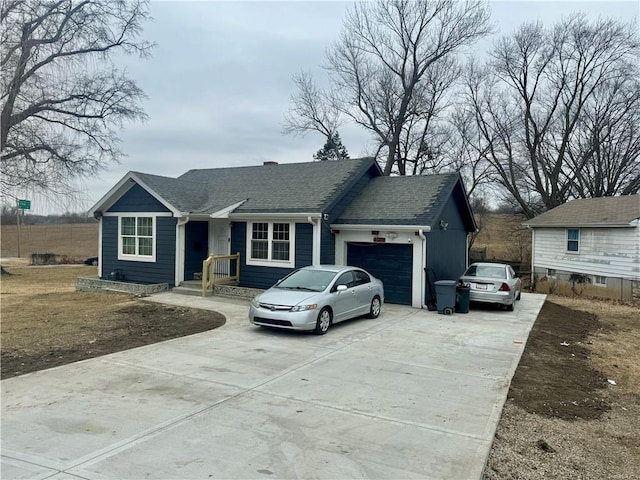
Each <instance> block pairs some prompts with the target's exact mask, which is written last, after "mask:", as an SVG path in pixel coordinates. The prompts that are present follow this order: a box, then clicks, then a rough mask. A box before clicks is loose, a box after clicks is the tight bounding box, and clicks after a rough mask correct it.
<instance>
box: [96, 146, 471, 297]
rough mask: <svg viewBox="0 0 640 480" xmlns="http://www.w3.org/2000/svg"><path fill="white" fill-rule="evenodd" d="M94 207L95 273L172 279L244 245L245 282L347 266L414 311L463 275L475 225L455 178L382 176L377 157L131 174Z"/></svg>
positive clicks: (266, 282) (259, 283) (259, 284)
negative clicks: (432, 286) (433, 286)
mask: <svg viewBox="0 0 640 480" xmlns="http://www.w3.org/2000/svg"><path fill="white" fill-rule="evenodd" d="M91 214H92V215H93V216H94V217H95V218H96V219H98V220H99V222H100V229H99V230H100V231H99V264H98V268H99V274H100V275H101V276H106V275H108V274H109V272H112V271H116V270H117V271H119V272H121V273H122V275H123V276H124V278H125V279H126V280H128V281H134V282H145V283H161V282H162V283H168V284H169V285H171V286H176V285H180V284H181V283H182V282H184V281H185V280H191V279H193V278H194V274H196V273H198V272H201V271H202V262H203V261H204V260H205V259H206V258H207V257H208V256H209V255H212V254H215V255H228V254H235V253H239V254H240V279H239V284H240V286H243V287H252V288H268V287H270V286H271V285H273V284H274V283H275V282H276V281H277V280H278V279H280V278H282V277H283V276H285V275H286V274H288V273H289V272H291V271H292V270H293V269H295V268H299V267H303V266H307V265H312V264H350V265H355V266H360V267H363V268H365V269H367V270H369V271H370V272H371V273H372V274H373V275H374V276H376V277H378V278H380V279H381V280H382V281H383V282H384V286H385V295H386V301H388V302H390V303H399V304H406V305H412V306H414V307H417V308H419V307H422V306H423V305H424V304H425V302H426V301H427V300H428V299H429V298H431V297H430V294H431V292H430V291H429V287H428V284H429V281H430V280H439V279H456V278H458V276H460V275H461V274H462V272H463V271H464V269H465V267H466V266H467V251H468V248H467V242H468V236H469V234H470V233H471V232H474V231H475V230H476V223H475V220H474V217H473V213H472V211H471V208H470V206H469V202H468V198H467V195H466V192H465V189H464V185H463V183H462V180H461V178H460V176H459V174H457V173H452V174H443V175H431V176H415V177H387V176H383V175H382V172H381V170H380V168H379V166H378V164H377V163H376V161H375V160H374V159H372V158H360V159H350V160H340V161H326V162H308V163H293V164H277V163H275V162H265V164H264V165H258V166H248V167H232V168H209V169H196V170H190V171H188V172H186V173H185V174H183V175H181V176H179V177H178V178H169V177H163V176H158V175H151V174H146V173H139V172H129V173H127V174H126V175H125V176H124V177H123V178H122V179H121V180H120V181H119V182H118V183H117V184H116V185H115V186H114V187H113V188H112V189H111V190H109V192H107V193H106V194H105V195H104V197H103V198H102V199H100V201H98V203H96V205H95V206H94V207H93V208H92V209H91ZM427 272H429V277H427Z"/></svg>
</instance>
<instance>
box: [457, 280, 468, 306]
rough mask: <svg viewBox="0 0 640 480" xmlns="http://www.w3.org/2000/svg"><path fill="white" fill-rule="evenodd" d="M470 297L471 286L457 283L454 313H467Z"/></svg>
mask: <svg viewBox="0 0 640 480" xmlns="http://www.w3.org/2000/svg"><path fill="white" fill-rule="evenodd" d="M470 295H471V286H470V285H465V284H464V283H458V286H457V287H456V312H457V313H469V296H470Z"/></svg>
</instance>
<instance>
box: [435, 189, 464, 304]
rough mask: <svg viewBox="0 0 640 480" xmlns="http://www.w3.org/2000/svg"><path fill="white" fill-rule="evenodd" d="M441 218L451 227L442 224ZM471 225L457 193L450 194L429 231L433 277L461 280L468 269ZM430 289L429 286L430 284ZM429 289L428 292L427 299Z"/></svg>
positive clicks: (436, 278)
mask: <svg viewBox="0 0 640 480" xmlns="http://www.w3.org/2000/svg"><path fill="white" fill-rule="evenodd" d="M440 221H444V222H446V223H447V224H448V225H447V229H446V230H443V229H441V228H440ZM466 256H467V229H466V227H465V223H464V221H463V219H462V217H461V215H460V210H459V209H458V207H457V205H456V202H455V198H454V196H453V195H452V196H450V197H449V198H448V200H447V203H446V204H445V205H444V208H443V209H442V212H441V214H440V216H439V218H438V219H437V221H436V222H435V224H434V228H433V229H432V230H431V232H429V233H427V268H428V269H430V271H431V275H430V276H431V280H434V281H435V280H457V279H458V277H460V275H462V273H463V272H464V270H465V267H466V264H465V262H466ZM427 290H428V287H427ZM428 298H429V292H428V291H427V292H425V299H428Z"/></svg>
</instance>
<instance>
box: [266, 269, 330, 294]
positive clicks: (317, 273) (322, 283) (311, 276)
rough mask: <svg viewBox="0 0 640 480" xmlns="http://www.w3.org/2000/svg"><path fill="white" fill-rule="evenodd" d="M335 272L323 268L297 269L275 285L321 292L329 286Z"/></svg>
mask: <svg viewBox="0 0 640 480" xmlns="http://www.w3.org/2000/svg"><path fill="white" fill-rule="evenodd" d="M335 276H336V272H327V271H323V270H298V271H297V272H294V273H292V274H291V275H289V276H288V277H287V278H285V279H284V280H282V281H281V282H280V283H278V284H277V285H276V286H277V287H278V288H287V289H291V290H309V291H312V292H321V291H323V290H324V289H325V288H327V287H328V286H329V284H330V283H331V281H332V280H333V279H334V278H335Z"/></svg>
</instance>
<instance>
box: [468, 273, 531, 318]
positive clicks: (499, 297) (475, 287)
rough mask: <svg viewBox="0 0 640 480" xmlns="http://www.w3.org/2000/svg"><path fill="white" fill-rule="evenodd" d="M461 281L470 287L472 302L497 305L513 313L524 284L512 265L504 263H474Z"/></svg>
mask: <svg viewBox="0 0 640 480" xmlns="http://www.w3.org/2000/svg"><path fill="white" fill-rule="evenodd" d="M460 281H462V282H463V283H465V284H467V285H469V286H470V287H471V290H470V291H469V300H470V301H472V302H484V303H497V304H499V305H505V306H506V308H507V310H510V311H513V307H514V305H515V303H516V300H520V295H521V294H522V282H521V280H520V279H519V278H518V276H517V275H516V272H514V270H513V268H511V266H510V265H507V264H504V263H472V264H471V265H469V268H467V271H466V272H464V273H463V274H462V277H460Z"/></svg>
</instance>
